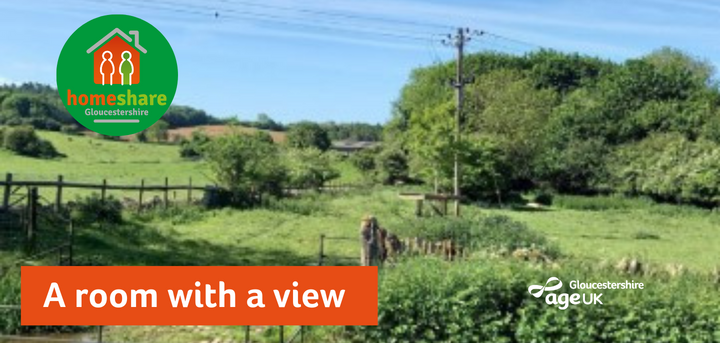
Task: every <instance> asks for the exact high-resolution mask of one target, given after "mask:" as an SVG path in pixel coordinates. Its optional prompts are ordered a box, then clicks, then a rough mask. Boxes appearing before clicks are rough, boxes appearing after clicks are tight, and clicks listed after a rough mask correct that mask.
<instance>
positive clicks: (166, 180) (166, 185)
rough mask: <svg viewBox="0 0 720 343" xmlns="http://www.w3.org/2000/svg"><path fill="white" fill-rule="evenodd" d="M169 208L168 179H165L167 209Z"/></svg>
mask: <svg viewBox="0 0 720 343" xmlns="http://www.w3.org/2000/svg"><path fill="white" fill-rule="evenodd" d="M167 208H168V178H167V176H166V177H165V209H167Z"/></svg>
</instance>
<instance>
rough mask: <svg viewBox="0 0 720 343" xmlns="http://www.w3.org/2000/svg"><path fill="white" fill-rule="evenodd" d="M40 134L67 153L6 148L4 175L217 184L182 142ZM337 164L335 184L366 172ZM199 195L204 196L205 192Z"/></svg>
mask: <svg viewBox="0 0 720 343" xmlns="http://www.w3.org/2000/svg"><path fill="white" fill-rule="evenodd" d="M39 135H40V136H41V137H42V138H44V139H47V140H49V141H50V142H52V144H53V145H54V146H55V148H57V150H58V151H59V152H61V153H63V154H65V155H67V157H65V158H59V159H54V160H43V159H37V158H29V157H23V156H18V155H15V154H13V153H11V152H9V151H7V150H3V149H0V177H1V178H3V180H4V177H5V174H6V173H13V179H14V180H16V181H19V180H25V181H38V180H45V181H55V180H57V177H58V175H60V174H62V175H63V177H64V180H65V181H66V182H86V183H97V184H102V181H103V179H106V180H107V182H108V184H111V185H112V184H115V185H140V182H141V180H143V179H144V180H145V184H146V185H164V184H165V178H166V177H167V178H168V180H169V183H170V184H171V185H187V184H188V182H189V179H190V178H192V182H193V185H195V186H203V185H207V184H213V183H214V181H213V179H212V175H211V173H210V172H209V170H208V169H207V167H206V165H205V164H204V163H202V162H198V161H192V160H187V159H183V158H181V157H180V154H179V152H178V147H177V146H176V145H164V144H150V143H136V142H118V141H111V140H104V139H99V138H94V137H89V136H71V135H66V134H61V133H58V132H46V131H39ZM337 168H338V170H339V171H340V174H341V176H340V178H339V179H338V180H333V182H334V183H338V182H340V183H359V182H361V181H362V175H361V174H360V172H359V171H358V170H357V169H356V168H354V167H353V166H352V164H351V163H350V162H349V161H347V160H343V159H339V161H338V163H337ZM89 192H90V191H88V190H84V189H66V190H64V192H63V196H64V198H65V200H73V199H74V198H75V197H76V196H86V195H88V194H89ZM108 194H113V195H115V196H116V197H118V198H122V197H130V198H137V195H138V194H137V192H129V191H109V192H108ZM41 195H42V196H43V197H45V198H46V199H54V197H55V189H52V188H43V189H41ZM156 195H157V196H161V193H160V192H146V195H145V199H146V200H149V199H151V198H152V197H153V196H156ZM185 196H186V193H185V192H183V191H178V192H176V193H175V194H172V193H171V194H170V197H171V199H172V198H173V197H177V198H178V199H184V198H185ZM195 196H200V194H199V192H196V193H195Z"/></svg>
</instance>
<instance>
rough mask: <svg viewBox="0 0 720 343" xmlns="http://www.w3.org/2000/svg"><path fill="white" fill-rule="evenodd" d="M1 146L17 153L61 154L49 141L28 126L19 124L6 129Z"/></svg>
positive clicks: (51, 155) (43, 156) (34, 155)
mask: <svg viewBox="0 0 720 343" xmlns="http://www.w3.org/2000/svg"><path fill="white" fill-rule="evenodd" d="M3 136H4V137H3V138H4V142H3V146H4V147H5V149H8V150H10V151H13V152H15V153H16V154H18V155H23V156H29V157H38V158H55V157H58V156H61V154H60V153H58V152H57V150H55V147H54V146H53V145H52V143H50V142H49V141H46V140H44V139H41V138H40V137H38V136H37V134H36V133H35V129H33V128H32V127H30V126H20V127H15V128H12V129H7V131H6V132H5V134H4V135H3Z"/></svg>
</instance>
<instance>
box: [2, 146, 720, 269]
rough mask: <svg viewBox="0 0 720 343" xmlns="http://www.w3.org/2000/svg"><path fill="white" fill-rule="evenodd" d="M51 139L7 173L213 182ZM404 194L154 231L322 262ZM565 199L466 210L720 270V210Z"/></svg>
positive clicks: (149, 159)
mask: <svg viewBox="0 0 720 343" xmlns="http://www.w3.org/2000/svg"><path fill="white" fill-rule="evenodd" d="M42 136H43V137H44V138H46V139H49V140H51V141H52V143H53V144H54V145H55V146H56V147H57V148H58V150H59V151H60V152H62V153H64V154H66V155H67V157H66V158H62V159H57V160H50V161H48V160H42V159H34V158H27V157H20V156H16V155H13V154H11V153H10V152H7V151H3V150H0V161H1V162H0V173H6V172H12V173H13V174H14V177H15V179H16V180H18V179H19V180H53V179H54V178H56V175H59V174H62V175H64V177H65V180H66V181H81V182H101V180H102V179H107V180H108V183H109V184H139V182H140V180H141V179H145V180H146V181H145V182H146V184H162V183H163V182H164V178H165V177H168V178H169V179H170V183H171V184H173V183H177V184H186V183H187V182H188V179H189V178H190V177H192V179H193V183H194V184H196V185H199V184H203V183H209V182H211V181H210V175H209V174H208V172H207V169H206V167H205V165H204V164H203V163H202V162H195V161H188V160H183V159H181V158H180V157H179V155H178V148H177V146H172V145H157V144H139V143H126V142H114V141H107V140H100V139H95V138H89V137H82V136H68V135H63V134H58V133H50V132H43V133H42ZM338 169H339V170H340V171H341V172H342V175H343V176H342V177H341V180H339V181H340V182H353V181H357V180H360V179H361V178H362V175H361V174H360V172H359V171H357V170H356V169H355V168H353V167H352V166H351V165H350V163H348V162H341V163H339V166H338ZM53 192H54V191H53V189H43V190H41V194H42V195H43V196H45V197H48V198H50V197H51V196H52V194H53ZM67 192H68V194H69V195H68V196H66V197H67V198H72V197H74V196H75V195H87V194H88V193H89V191H88V190H68V191H67ZM197 193H199V192H197ZM396 193H397V190H393V189H388V188H382V189H380V190H376V191H373V192H372V193H369V192H364V193H363V194H356V195H353V196H347V197H335V198H332V199H331V200H330V201H329V202H323V203H322V205H317V206H318V207H321V208H320V209H319V210H317V211H316V210H315V209H314V208H311V210H312V212H313V215H311V216H303V215H297V214H288V213H270V212H268V211H267V210H253V211H244V212H241V211H231V210H223V211H212V212H202V213H199V214H198V216H199V217H200V218H202V219H201V220H193V221H191V222H188V223H173V222H172V220H175V221H177V219H176V218H175V219H173V218H172V216H166V217H168V218H169V219H168V220H166V221H164V220H160V221H157V220H156V221H153V222H151V223H150V224H144V225H146V226H148V225H149V226H151V227H152V228H153V229H157V230H160V231H159V232H172V233H173V237H174V238H177V239H183V240H193V241H203V242H211V243H215V242H217V243H222V244H228V241H230V242H236V244H237V245H235V247H237V248H239V247H242V249H251V248H252V249H253V250H259V251H263V250H266V249H268V248H274V249H276V250H278V251H287V252H288V253H289V252H292V253H293V254H296V255H297V256H299V261H303V262H308V261H310V260H312V259H313V258H314V256H316V253H317V252H316V251H315V250H316V246H317V240H318V237H319V234H320V233H326V234H333V235H341V236H345V237H355V236H354V235H355V232H356V229H357V224H358V222H359V220H360V218H361V217H362V216H363V215H365V214H370V213H372V214H375V215H377V216H378V217H379V218H380V220H381V221H382V222H383V224H385V225H386V226H388V228H389V229H390V230H392V226H393V224H394V223H398V222H399V221H402V220H404V219H406V218H409V217H410V216H411V215H412V212H411V211H412V206H413V204H411V203H408V202H404V201H401V200H399V199H397V197H396ZM127 195H128V196H133V195H134V193H132V194H127ZM198 195H199V194H198ZM182 196H184V195H182V194H181V195H179V197H182ZM181 199H182V198H181ZM558 200H559V201H556V206H554V207H550V208H548V209H546V210H543V211H520V210H510V209H481V208H478V207H469V208H468V210H466V211H465V213H466V214H467V215H473V214H475V213H498V214H504V215H507V216H510V217H512V218H514V219H517V220H519V221H522V222H525V223H527V224H528V226H529V227H531V228H533V229H536V230H539V231H541V232H544V233H546V234H547V235H548V236H549V238H551V239H552V240H554V241H556V242H557V243H558V244H559V245H560V247H561V248H562V250H563V251H564V252H565V253H568V254H571V255H573V256H576V257H583V258H593V259H608V260H611V261H615V260H619V259H621V258H623V257H631V256H633V257H638V258H640V259H643V260H648V261H652V262H657V263H681V264H684V265H686V266H687V267H690V268H693V269H698V270H708V269H711V268H713V267H714V266H716V265H720V250H718V249H714V247H716V245H717V242H718V241H719V240H720V232H719V231H718V230H717V227H718V224H720V214H718V213H716V212H713V211H708V210H702V209H696V208H692V207H689V206H673V205H658V204H653V203H651V202H648V201H644V200H627V199H611V198H606V199H591V198H583V197H561V198H560V199H558ZM312 202H313V201H306V203H308V204H311V203H312ZM342 244H344V243H339V245H340V246H342ZM242 249H240V250H242ZM248 251H249V250H248ZM235 255H238V256H237V257H233V256H230V257H228V260H227V261H228V262H227V263H226V264H238V263H243V264H252V263H258V264H264V263H271V262H273V261H270V260H267V261H264V262H263V261H259V260H257V261H254V260H252V259H250V258H248V257H247V256H245V257H243V255H246V254H235ZM235 258H237V259H235ZM279 261H282V259H279ZM128 262H129V261H128ZM184 262H189V261H184ZM218 262H221V261H216V260H213V261H199V263H198V264H203V263H206V264H215V263H218ZM275 262H278V261H275ZM148 263H151V262H150V261H148Z"/></svg>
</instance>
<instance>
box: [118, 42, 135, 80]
mask: <svg viewBox="0 0 720 343" xmlns="http://www.w3.org/2000/svg"><path fill="white" fill-rule="evenodd" d="M131 58H132V53H130V51H127V50H125V51H123V53H122V59H123V60H122V62H120V75H122V83H121V84H122V85H132V74H133V73H134V72H135V67H134V66H133V64H132V61H131V60H130V59H131Z"/></svg>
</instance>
